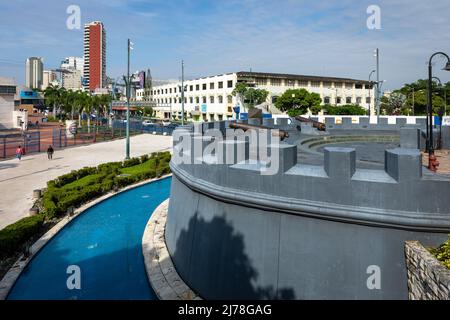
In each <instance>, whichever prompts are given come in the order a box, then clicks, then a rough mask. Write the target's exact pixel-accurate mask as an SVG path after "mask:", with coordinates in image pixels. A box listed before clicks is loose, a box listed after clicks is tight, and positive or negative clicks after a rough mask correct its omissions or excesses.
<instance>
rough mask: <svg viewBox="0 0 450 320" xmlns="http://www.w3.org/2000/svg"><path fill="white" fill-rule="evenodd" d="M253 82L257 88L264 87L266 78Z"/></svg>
mask: <svg viewBox="0 0 450 320" xmlns="http://www.w3.org/2000/svg"><path fill="white" fill-rule="evenodd" d="M255 82H256V84H257V85H258V86H265V85H267V79H266V78H256V80H255Z"/></svg>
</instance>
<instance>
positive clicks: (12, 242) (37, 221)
mask: <svg viewBox="0 0 450 320" xmlns="http://www.w3.org/2000/svg"><path fill="white" fill-rule="evenodd" d="M43 223H44V216H43V215H40V214H38V215H35V216H32V217H26V218H23V219H21V220H19V221H17V222H16V223H13V224H11V225H9V226H7V227H6V228H4V229H3V230H0V258H5V257H7V256H9V255H11V254H14V253H15V252H18V251H20V250H21V249H22V247H23V245H24V244H25V243H26V242H27V241H29V240H30V238H32V237H33V236H35V235H36V234H38V233H39V231H40V230H41V228H42V225H43Z"/></svg>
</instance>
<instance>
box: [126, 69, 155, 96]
mask: <svg viewBox="0 0 450 320" xmlns="http://www.w3.org/2000/svg"><path fill="white" fill-rule="evenodd" d="M130 77H131V100H136V101H150V96H151V88H152V77H151V74H150V69H148V70H147V71H136V72H135V73H133V74H132V75H131V76H130Z"/></svg>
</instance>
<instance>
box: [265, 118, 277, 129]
mask: <svg viewBox="0 0 450 320" xmlns="http://www.w3.org/2000/svg"><path fill="white" fill-rule="evenodd" d="M274 120H275V119H273V118H263V119H262V124H263V126H266V127H273V126H274V124H275V121H274Z"/></svg>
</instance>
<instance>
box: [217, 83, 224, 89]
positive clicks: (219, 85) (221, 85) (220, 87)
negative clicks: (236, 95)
mask: <svg viewBox="0 0 450 320" xmlns="http://www.w3.org/2000/svg"><path fill="white" fill-rule="evenodd" d="M217 85H218V87H219V89H223V81H219V83H218V84H217Z"/></svg>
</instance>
